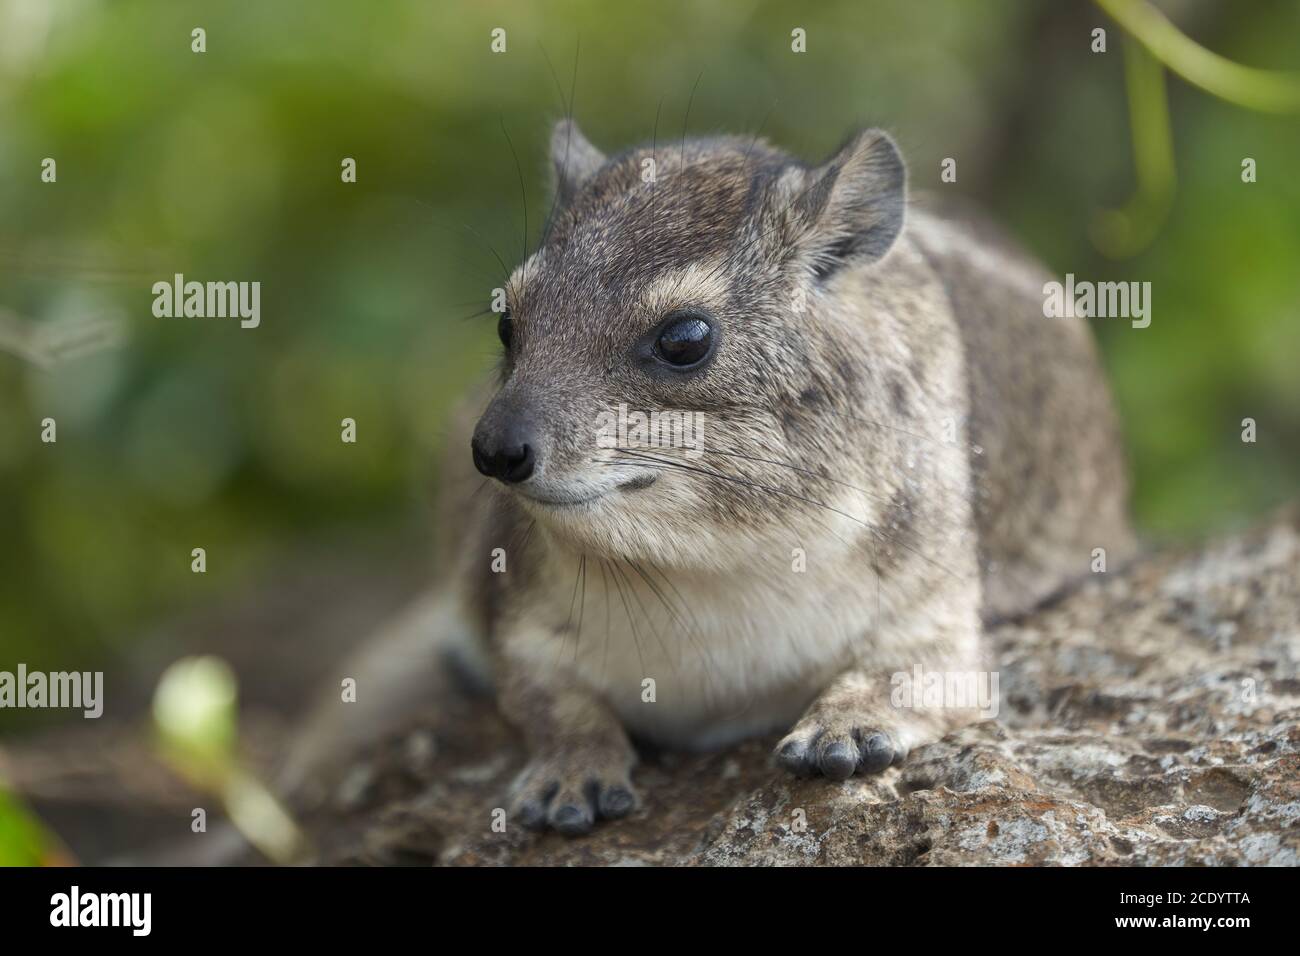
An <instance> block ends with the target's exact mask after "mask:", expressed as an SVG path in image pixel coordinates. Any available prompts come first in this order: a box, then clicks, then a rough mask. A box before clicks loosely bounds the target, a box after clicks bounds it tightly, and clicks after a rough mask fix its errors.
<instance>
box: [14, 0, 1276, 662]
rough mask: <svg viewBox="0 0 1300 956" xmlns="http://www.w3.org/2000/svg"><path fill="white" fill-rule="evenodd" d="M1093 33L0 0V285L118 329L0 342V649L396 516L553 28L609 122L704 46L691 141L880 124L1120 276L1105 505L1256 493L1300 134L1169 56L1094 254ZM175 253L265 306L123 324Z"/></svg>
mask: <svg viewBox="0 0 1300 956" xmlns="http://www.w3.org/2000/svg"><path fill="white" fill-rule="evenodd" d="M1181 9H1182V10H1183V11H1184V12H1186V13H1187V16H1186V17H1180V18H1179V19H1180V26H1183V27H1184V29H1187V30H1188V32H1189V33H1191V34H1192V35H1193V36H1194V37H1196V38H1197V39H1199V40H1201V41H1202V42H1204V43H1205V44H1206V45H1207V46H1210V47H1212V48H1213V49H1215V50H1216V51H1218V52H1220V53H1223V54H1225V55H1227V56H1230V57H1233V58H1234V59H1236V60H1239V61H1241V62H1246V63H1251V64H1254V65H1258V66H1269V67H1275V68H1292V69H1294V68H1297V67H1300V46H1298V44H1300V12H1298V5H1297V4H1295V3H1291V2H1277V3H1270V2H1261V3H1257V4H1250V5H1244V4H1236V3H1228V2H1208V0H1207V2H1203V3H1196V4H1184V5H1181ZM1098 25H1104V26H1107V27H1108V28H1109V30H1110V32H1111V43H1110V49H1109V51H1108V52H1107V53H1106V54H1094V53H1092V52H1090V50H1089V42H1090V36H1089V33H1090V30H1091V28H1092V27H1094V26H1098ZM198 26H201V27H203V28H204V29H205V30H206V34H207V52H206V53H203V54H196V53H193V52H191V49H190V44H191V36H190V33H191V30H192V29H193V28H194V27H198ZM796 26H798V27H803V28H804V29H806V30H807V35H808V52H807V53H806V54H802V55H799V54H794V53H792V52H791V49H790V31H791V29H792V28H793V27H796ZM494 27H504V28H505V29H506V30H507V36H508V49H507V52H506V53H505V54H502V55H494V54H492V53H491V52H490V50H489V32H490V30H491V29H492V28H494ZM1118 34H1119V31H1118V28H1117V27H1116V26H1115V25H1114V24H1112V23H1110V22H1109V21H1107V20H1106V18H1105V17H1104V16H1103V15H1102V14H1101V13H1100V12H1099V11H1097V10H1096V9H1095V8H1093V7H1092V6H1090V5H1088V4H1083V3H1071V4H1063V3H1059V2H1047V0H1043V2H1031V0H992V2H984V3H971V2H963V0H950V2H933V3H916V2H912V0H889V2H872V3H864V2H862V0H830V2H821V3H817V4H807V3H793V2H791V3H776V2H753V0H735V2H722V0H714V2H699V0H660V2H657V3H653V4H630V3H628V4H611V3H599V2H595V0H593V2H587V3H577V2H571V3H550V2H547V3H541V2H537V3H534V2H517V3H505V2H498V3H487V2H474V0H459V2H434V0H406V2H392V3H354V2H345V0H316V2H313V3H311V4H282V3H253V2H242V3H241V2H236V3H223V4H213V3H197V2H175V0H170V2H161V0H159V2H120V3H110V2H104V0H83V2H77V3H72V2H61V0H50V2H44V0H0V312H3V311H5V310H7V311H8V312H10V313H12V314H13V315H16V316H18V317H19V321H21V322H25V323H32V324H45V323H54V322H57V321H59V320H61V319H78V318H86V317H94V316H110V317H112V316H120V317H121V318H122V319H123V320H124V321H125V323H126V334H127V341H126V343H125V345H124V346H123V347H121V348H116V349H109V350H104V351H100V352H98V353H95V354H93V355H88V356H86V357H83V358H79V359H76V360H73V361H69V362H67V363H64V364H61V365H57V366H55V367H53V368H52V369H48V370H42V369H39V368H37V367H35V366H32V365H30V364H26V363H23V362H21V361H20V360H19V359H17V358H15V357H13V356H11V355H8V354H5V353H3V352H0V667H5V668H11V667H12V666H13V665H14V663H16V662H17V661H20V660H21V661H26V662H27V663H28V664H29V666H31V667H33V668H47V669H53V668H57V667H59V666H75V667H78V668H85V667H89V666H91V664H92V662H94V661H97V660H102V659H105V658H106V657H107V656H108V655H110V654H111V653H114V652H116V651H118V650H120V649H121V648H122V647H123V646H124V645H126V644H128V643H129V642H131V641H132V640H134V639H135V638H136V637H137V636H138V635H139V634H140V633H141V632H142V630H143V629H144V628H145V627H147V625H148V624H150V623H151V622H154V621H157V620H159V619H161V618H162V617H163V616H164V615H166V614H167V613H169V612H172V611H174V610H176V609H178V608H181V607H185V606H188V605H191V604H193V603H194V602H198V601H202V600H211V599H212V598H214V597H215V596H217V595H220V594H222V593H225V592H226V591H227V590H228V589H230V588H231V587H233V586H235V585H236V584H237V583H238V582H239V581H240V580H242V579H244V578H247V577H248V576H250V575H254V574H256V573H258V571H259V569H260V568H263V567H264V566H265V565H266V562H268V561H269V560H270V559H271V558H273V557H274V556H275V555H276V554H278V553H283V551H284V550H285V549H286V548H287V547H288V546H289V545H290V544H291V543H292V542H294V541H297V540H300V539H302V538H303V537H305V536H309V535H322V536H327V535H328V534H329V533H330V532H332V531H337V530H340V529H341V528H343V527H344V526H356V525H363V524H364V525H368V526H382V525H385V524H393V523H396V522H400V521H402V520H404V519H405V520H408V521H409V520H410V515H411V513H412V510H413V506H414V502H415V501H416V500H418V498H419V497H420V496H421V495H423V493H424V489H425V488H426V487H427V483H428V480H429V478H430V470H431V467H432V466H431V461H432V454H433V452H434V451H435V450H436V448H437V446H438V444H439V442H440V435H441V431H442V422H443V420H444V417H445V415H446V412H447V410H448V408H449V405H450V403H451V402H453V401H454V399H455V398H456V396H457V395H458V394H459V393H461V392H462V391H463V389H464V388H465V387H466V385H467V384H468V383H469V382H471V381H472V380H473V379H474V378H475V377H476V376H477V375H478V374H480V372H481V371H482V370H483V369H484V368H486V367H487V366H488V364H489V363H490V362H491V361H492V359H493V358H494V356H495V351H496V343H495V337H494V333H493V329H492V323H491V322H490V321H484V320H482V319H475V320H472V321H467V320H464V318H463V317H464V316H466V315H468V314H469V313H472V312H474V311H476V310H478V309H480V308H482V307H484V306H485V305H486V302H487V299H488V296H489V293H490V290H491V288H492V287H493V286H495V285H497V284H498V283H499V282H500V279H501V270H500V267H499V266H498V264H497V261H496V257H495V255H496V254H499V255H500V257H501V258H502V259H503V260H504V261H505V262H506V264H507V265H513V264H514V263H515V262H517V261H518V260H519V258H520V256H521V253H522V249H523V247H524V244H525V241H526V238H527V239H531V240H535V238H536V234H537V227H538V224H539V223H540V222H541V221H542V219H543V218H544V215H545V211H546V202H547V197H546V196H545V193H544V190H545V179H546V177H545V172H544V156H543V150H544V143H545V139H546V134H547V128H548V125H549V123H550V122H551V121H552V120H554V119H555V118H556V117H558V116H559V115H560V114H561V112H562V107H561V94H560V92H559V91H558V90H557V85H558V86H559V87H560V88H562V89H563V90H564V92H565V94H566V95H567V92H568V88H569V84H570V80H571V77H572V75H573V74H572V71H573V68H574V64H575V49H577V48H579V46H580V55H579V56H578V57H577V81H576V96H575V99H576V115H577V117H578V119H579V121H580V122H581V124H582V125H583V127H584V129H585V131H586V132H587V134H588V135H589V136H590V137H591V138H592V139H593V141H595V142H597V143H598V144H600V145H602V146H605V147H606V148H617V147H620V146H623V145H626V144H629V143H632V142H634V141H639V140H643V139H648V138H649V137H650V135H651V132H652V129H653V127H654V123H655V117H656V114H660V111H662V112H661V114H660V115H661V120H660V132H659V135H660V138H661V139H668V138H670V137H676V136H680V135H681V131H682V128H683V122H684V119H685V117H684V113H685V111H686V104H687V99H688V97H689V96H690V92H691V88H692V86H693V85H694V83H695V80H696V77H697V76H700V75H701V73H702V78H701V80H700V83H699V89H698V92H697V93H696V94H695V97H694V101H693V105H692V106H691V111H690V117H689V122H688V124H687V125H688V127H689V130H690V131H691V132H694V133H699V132H706V131H713V130H727V131H735V132H742V133H753V132H754V131H756V130H758V129H759V128H760V127H761V129H762V132H763V134H764V135H765V136H767V137H768V138H770V139H772V140H773V141H774V142H776V143H778V144H780V145H783V146H786V147H788V148H790V149H792V150H794V151H796V152H798V153H800V154H803V155H806V156H808V157H810V158H815V157H819V156H821V155H824V154H826V153H828V152H829V151H830V150H831V149H832V148H833V147H834V146H835V144H836V143H837V142H838V141H839V140H840V139H841V138H842V137H843V136H844V134H845V133H846V132H847V131H848V130H850V129H851V128H853V127H855V126H858V125H862V124H874V125H883V126H886V127H888V128H889V129H891V130H893V131H895V132H896V134H897V135H898V137H899V140H900V142H901V143H902V145H903V147H904V150H905V152H906V153H907V155H908V156H909V159H910V162H911V169H912V180H913V183H914V185H915V186H916V187H918V188H921V189H929V190H939V189H952V190H955V191H957V192H959V193H960V194H962V195H964V196H968V197H972V198H974V199H976V200H978V201H980V202H981V203H983V204H984V205H986V206H988V207H990V208H991V209H992V210H993V211H994V212H995V214H997V215H998V216H999V217H1000V218H1002V219H1003V220H1004V221H1005V222H1006V223H1007V224H1008V225H1009V226H1010V227H1011V228H1012V229H1013V230H1014V231H1015V232H1016V233H1017V234H1019V235H1020V237H1021V238H1022V239H1023V240H1024V241H1025V242H1026V243H1027V244H1028V245H1029V247H1030V248H1032V249H1033V250H1035V251H1036V252H1037V253H1038V254H1039V255H1041V256H1042V257H1043V258H1044V259H1045V260H1046V261H1047V262H1048V263H1049V265H1050V267H1051V268H1052V270H1053V271H1054V272H1057V273H1058V274H1064V273H1065V272H1067V271H1068V272H1073V273H1075V274H1076V275H1077V276H1079V277H1081V278H1083V277H1086V278H1089V279H1093V280H1104V279H1124V280H1138V281H1150V282H1151V283H1152V286H1153V322H1152V325H1151V327H1150V328H1148V329H1145V330H1133V329H1130V328H1129V327H1128V325H1127V323H1123V322H1116V321H1110V322H1106V321H1101V322H1099V323H1098V334H1099V337H1100V339H1101V341H1102V344H1103V348H1104V351H1105V354H1106V359H1107V363H1108V365H1109V367H1110V369H1111V371H1112V374H1113V377H1114V379H1115V383H1116V390H1117V393H1118V396H1119V401H1120V404H1121V406H1122V412H1123V417H1124V421H1125V426H1126V429H1127V436H1128V440H1129V443H1130V447H1131V451H1132V460H1133V467H1134V472H1135V481H1136V494H1135V505H1136V510H1137V514H1138V516H1139V519H1140V520H1141V522H1142V524H1143V526H1144V528H1145V529H1147V531H1148V532H1149V533H1151V534H1153V535H1156V536H1171V535H1183V534H1192V533H1200V532H1204V531H1207V530H1211V529H1214V528H1216V527H1220V526H1224V525H1228V524H1233V523H1238V522H1242V521H1246V520H1249V519H1250V518H1252V517H1253V516H1256V515H1259V514H1260V513H1262V512H1264V511H1266V510H1267V509H1269V508H1270V507H1272V506H1274V505H1275V504H1276V503H1278V502H1280V501H1283V500H1285V499H1287V498H1288V497H1289V496H1290V495H1291V494H1292V493H1293V492H1294V489H1295V488H1296V485H1297V481H1296V479H1297V477H1300V455H1297V454H1296V450H1297V448H1300V375H1297V372H1296V362H1297V357H1298V356H1300V268H1297V264H1298V263H1300V163H1298V162H1297V159H1298V158H1300V122H1297V121H1296V118H1295V117H1277V116H1266V115H1258V114H1254V113H1250V112H1248V111H1245V110H1243V109H1240V108H1238V107H1234V106H1231V105H1228V104H1225V103H1222V102H1219V101H1216V100H1214V99H1212V98H1211V97H1209V96H1207V95H1205V94H1204V93H1202V92H1200V91H1198V90H1196V89H1193V88H1190V87H1188V86H1186V85H1185V84H1183V83H1181V82H1180V81H1178V80H1176V79H1173V80H1170V88H1169V99H1170V108H1171V121H1172V130H1173V137H1174V149H1175V155H1176V161H1177V168H1178V176H1179V182H1178V186H1177V190H1176V193H1175V196H1174V198H1173V208H1172V212H1171V215H1170V218H1169V220H1168V222H1167V223H1166V224H1165V226H1164V228H1163V229H1162V231H1161V232H1160V234H1159V235H1158V237H1157V238H1156V240H1155V242H1154V244H1153V245H1152V246H1151V247H1150V248H1149V249H1148V250H1147V251H1146V252H1144V253H1143V254H1142V255H1141V256H1140V257H1138V258H1136V259H1132V260H1129V261H1124V262H1111V261H1107V260H1105V259H1104V258H1102V257H1101V256H1100V255H1099V254H1098V253H1097V252H1096V250H1095V249H1094V248H1093V247H1092V246H1091V245H1090V242H1089V223H1090V222H1091V220H1092V218H1093V217H1094V215H1095V213H1096V211H1097V210H1098V209H1099V208H1101V207H1105V206H1118V205H1120V204H1121V203H1122V202H1123V200H1124V199H1125V197H1126V196H1127V195H1128V194H1129V192H1131V190H1132V177H1133V173H1132V168H1131V167H1132V156H1131V151H1130V148H1129V145H1128V140H1129V135H1128V120H1127V115H1126V97H1125V92H1124V87H1123V63H1122V56H1121V53H1120V47H1119V42H1118V41H1119V36H1118ZM548 57H549V59H550V61H552V62H553V63H554V68H555V74H556V75H553V74H552V71H551V68H550V67H549V66H548V62H547V60H548ZM557 79H558V82H557ZM503 125H504V127H505V129H506V130H508V131H509V135H510V138H511V140H512V141H513V144H514V147H515V149H516V150H517V152H518V156H519V159H520V163H521V165H522V176H523V179H524V181H525V187H526V190H527V212H528V222H529V223H530V224H531V226H532V229H533V236H531V237H525V236H524V234H523V201H522V199H521V196H520V188H519V182H518V177H519V172H517V170H516V167H515V161H514V158H513V157H512V155H511V151H510V148H509V147H508V145H507V142H506V138H505V136H504V135H503V132H502V126H503ZM948 156H951V157H956V158H957V159H958V162H959V167H958V170H959V175H958V182H957V184H956V185H952V186H945V185H942V184H941V183H940V182H939V168H940V161H941V159H943V158H944V157H948ZM1245 156H1251V157H1254V158H1255V159H1256V160H1257V162H1258V164H1259V181H1258V183H1256V184H1253V185H1246V184H1243V183H1242V182H1241V179H1240V165H1241V160H1242V158H1243V157H1245ZM45 157H54V158H55V159H56V160H57V163H58V167H57V169H58V181H57V184H46V183H42V182H41V181H40V164H41V161H42V159H43V158H45ZM344 157H354V158H355V159H356V160H357V164H358V182H357V183H356V184H355V185H347V184H344V183H342V182H341V180H340V163H341V161H342V159H343V158H344ZM475 232H477V233H481V234H482V237H483V238H482V239H480V238H478V237H477V236H476V235H475ZM489 245H490V246H491V247H493V248H494V249H495V254H494V252H493V251H492V250H491V249H489V248H488V247H489ZM177 272H181V273H184V274H185V275H186V277H187V278H191V279H199V280H218V279H219V280H259V281H260V282H261V283H262V324H261V327H260V328H258V329H256V330H242V329H240V328H239V325H238V322H236V321H232V320H200V319H189V320H165V319H156V318H154V317H153V315H152V314H151V304H152V293H151V291H150V287H151V285H152V284H153V283H154V282H155V281H158V280H160V279H163V280H166V279H170V277H171V276H172V275H173V274H174V273H177ZM47 416H49V417H53V418H55V419H56V420H57V422H58V442H57V444H54V445H47V444H42V443H41V441H40V422H41V420H42V419H43V418H45V417H47ZM1247 416H1250V417H1253V418H1255V419H1256V420H1257V421H1258V423H1259V435H1260V439H1259V442H1258V443H1257V444H1254V445H1245V444H1243V443H1242V442H1241V440H1240V422H1241V419H1242V418H1243V417H1247ZM345 417H351V418H354V419H356V421H357V423H358V437H359V441H358V444H356V445H355V446H353V445H345V444H343V443H342V442H340V440H339V422H340V420H341V419H343V418H345ZM196 546H203V547H205V548H206V549H207V553H208V573H207V574H206V575H196V574H192V573H191V571H190V551H191V549H192V548H193V547H196Z"/></svg>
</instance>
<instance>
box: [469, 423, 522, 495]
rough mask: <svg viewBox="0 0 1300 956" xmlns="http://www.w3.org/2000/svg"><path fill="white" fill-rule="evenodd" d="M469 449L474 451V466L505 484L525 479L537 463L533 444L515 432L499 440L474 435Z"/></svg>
mask: <svg viewBox="0 0 1300 956" xmlns="http://www.w3.org/2000/svg"><path fill="white" fill-rule="evenodd" d="M470 449H471V451H473V453H474V467H475V468H477V469H478V470H479V471H480V472H482V473H483V474H485V475H487V476H488V477H489V478H498V479H500V480H501V481H504V482H506V483H507V484H516V483H518V482H521V481H527V480H528V478H529V477H530V476H531V475H532V473H533V465H535V464H536V463H537V454H536V452H534V451H533V444H532V443H531V442H528V441H526V440H523V439H522V438H521V437H520V436H519V435H517V434H507V435H506V436H505V437H504V439H503V440H501V441H492V440H490V439H489V440H486V441H485V440H483V439H482V438H481V437H480V436H479V435H475V436H474V440H473V441H472V442H471V443H470Z"/></svg>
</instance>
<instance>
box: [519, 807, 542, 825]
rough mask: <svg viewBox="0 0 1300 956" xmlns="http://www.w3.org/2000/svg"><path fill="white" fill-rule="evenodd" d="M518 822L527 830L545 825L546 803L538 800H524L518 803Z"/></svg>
mask: <svg viewBox="0 0 1300 956" xmlns="http://www.w3.org/2000/svg"><path fill="white" fill-rule="evenodd" d="M519 823H520V825H521V826H523V827H524V828H525V829H528V830H540V829H541V828H542V827H544V826H546V805H545V804H543V803H542V802H541V801H539V800H525V801H524V802H523V803H522V804H520V805H519Z"/></svg>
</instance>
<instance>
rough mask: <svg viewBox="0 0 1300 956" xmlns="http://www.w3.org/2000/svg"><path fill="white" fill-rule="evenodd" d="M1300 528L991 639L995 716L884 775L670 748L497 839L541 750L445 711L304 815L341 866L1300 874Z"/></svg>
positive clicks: (1200, 553)
mask: <svg viewBox="0 0 1300 956" xmlns="http://www.w3.org/2000/svg"><path fill="white" fill-rule="evenodd" d="M1298 529H1300V520H1297V514H1296V512H1295V511H1288V512H1286V513H1283V514H1282V515H1280V516H1279V517H1278V518H1277V519H1276V520H1274V521H1273V522H1271V523H1269V524H1267V525H1266V526H1264V527H1262V528H1260V529H1258V530H1256V531H1253V532H1249V533H1246V534H1242V535H1238V536H1235V537H1232V538H1229V539H1226V540H1223V541H1220V542H1218V543H1216V544H1213V545H1210V546H1207V547H1205V548H1203V549H1200V550H1197V551H1193V552H1185V553H1180V554H1158V555H1153V556H1150V557H1147V558H1144V559H1142V560H1140V561H1138V562H1137V563H1135V564H1134V565H1132V566H1131V567H1129V568H1127V569H1125V570H1123V571H1118V572H1111V573H1109V574H1098V575H1094V576H1092V577H1091V578H1090V579H1089V580H1088V581H1086V582H1085V583H1083V584H1082V585H1081V586H1080V587H1079V588H1078V589H1077V590H1075V591H1073V592H1071V593H1070V594H1068V595H1066V596H1064V597H1062V598H1060V599H1058V600H1057V601H1055V602H1054V603H1052V604H1051V605H1049V606H1047V607H1044V608H1041V609H1039V610H1037V611H1035V612H1034V613H1032V614H1030V615H1027V616H1025V617H1024V618H1023V619H1020V620H1017V621H1012V622H1008V623H1004V624H1002V625H1000V626H998V627H996V628H995V629H993V631H992V632H991V634H990V643H991V647H992V649H993V652H994V654H995V658H996V661H997V665H996V666H997V670H998V672H999V675H1000V685H1001V691H1002V694H1001V710H1000V712H999V713H998V716H997V718H996V719H992V720H987V721H984V722H982V723H978V724H974V725H971V726H969V727H967V728H965V729H963V730H961V731H959V732H957V733H954V734H951V735H949V736H948V737H946V738H944V739H943V740H940V741H938V742H936V743H933V744H930V745H928V746H923V747H920V748H918V749H917V750H916V751H914V752H913V754H912V755H911V757H910V758H909V760H908V762H907V764H906V765H905V766H904V767H902V768H900V769H895V770H891V771H888V772H887V773H886V774H885V775H883V776H881V777H878V778H874V779H869V780H864V779H857V778H854V779H851V780H849V781H846V782H844V783H832V782H828V781H825V780H820V779H817V780H794V779H791V778H789V777H787V776H785V775H784V774H782V773H779V772H778V771H776V770H775V769H774V768H773V767H772V765H771V761H770V757H769V754H770V751H771V748H772V745H773V744H774V743H775V738H770V739H763V740H755V741H750V742H748V743H745V744H743V745H741V746H740V747H737V748H735V749H732V750H729V751H726V752H721V753H715V754H708V755H692V756H682V755H671V754H669V755H662V756H658V757H653V758H649V759H647V760H646V761H645V762H644V763H643V764H642V766H641V767H640V768H639V770H638V772H637V777H636V779H637V783H638V786H639V788H640V791H641V793H642V796H643V797H644V806H643V807H642V808H641V809H640V810H639V811H638V812H637V813H636V814H635V815H634V816H633V817H631V818H630V819H627V820H624V821H620V822H617V823H612V824H604V825H602V826H601V827H600V828H598V829H597V831H596V832H595V833H593V834H592V835H590V836H587V837H584V838H580V839H575V840H569V839H565V838H563V837H559V836H556V835H554V834H548V835H535V834H531V833H527V832H525V831H523V830H522V829H520V828H519V827H517V826H509V825H508V826H507V828H506V832H505V833H495V832H493V830H492V827H491V823H492V811H493V809H494V808H498V807H501V806H503V805H504V799H505V798H504V794H505V790H506V788H507V786H508V785H509V782H510V780H511V779H512V777H513V776H514V774H515V773H517V771H518V770H519V768H520V766H521V763H522V760H523V753H522V751H521V750H520V748H519V746H518V743H517V741H516V740H515V738H514V735H513V734H511V733H510V731H509V730H508V729H507V728H506V727H505V726H503V725H502V723H501V722H500V720H499V719H498V718H497V717H496V716H495V714H494V712H493V710H492V707H491V704H490V702H488V701H484V700H473V699H469V698H459V697H458V698H455V699H451V700H446V701H443V702H442V703H441V704H440V705H439V706H438V707H437V708H436V709H433V710H431V711H430V713H429V714H427V715H423V716H421V717H420V718H418V719H416V720H414V721H412V723H411V724H410V726H409V728H408V729H407V730H406V731H404V732H402V733H399V734H397V735H394V736H393V737H391V738H390V739H389V740H387V741H386V742H384V743H383V744H382V746H380V747H378V748H376V749H374V750H372V751H371V752H370V753H368V754H366V755H364V756H363V758H361V759H360V760H358V761H353V762H351V763H350V765H348V766H346V767H343V768H340V770H339V774H338V780H337V781H336V783H335V784H333V785H332V786H331V787H330V788H329V790H328V791H327V792H326V795H325V797H324V799H323V800H321V801H320V802H319V803H318V805H317V806H315V807H314V808H312V809H310V810H305V811H304V814H305V816H304V819H305V821H306V825H307V827H308V829H309V831H310V833H311V835H312V838H313V840H314V843H315V847H316V853H315V858H316V859H317V860H319V861H321V862H330V863H340V862H355V863H374V864H395V863H414V864H430V863H436V864H451V865H475V864H605V865H646V864H652V865H654V864H678V865H787V864H795V865H800V864H818V865H832V864H880V865H932V866H933V865H961V864H1061V865H1077V864H1093V865H1105V864H1121V865H1179V864H1212V865H1232V864H1269V865H1291V866H1293V865H1297V864H1300V724H1298V721H1300V530H1298Z"/></svg>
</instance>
